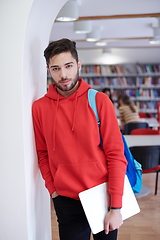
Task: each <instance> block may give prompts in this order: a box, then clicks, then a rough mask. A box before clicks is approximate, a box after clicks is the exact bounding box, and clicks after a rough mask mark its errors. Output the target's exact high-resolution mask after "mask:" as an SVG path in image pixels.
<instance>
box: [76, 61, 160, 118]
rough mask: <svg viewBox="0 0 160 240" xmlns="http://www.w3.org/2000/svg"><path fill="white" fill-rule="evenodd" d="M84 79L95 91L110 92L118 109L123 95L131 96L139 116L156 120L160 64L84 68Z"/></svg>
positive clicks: (159, 95) (81, 74) (82, 71)
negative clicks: (142, 115)
mask: <svg viewBox="0 0 160 240" xmlns="http://www.w3.org/2000/svg"><path fill="white" fill-rule="evenodd" d="M80 77H82V78H83V79H84V80H85V81H86V82H87V83H88V84H90V85H91V86H92V87H93V88H94V89H97V90H99V91H102V90H103V88H110V90H111V94H112V99H113V101H114V104H115V107H116V106H117V98H118V96H119V95H120V94H121V93H126V94H128V95H129V96H130V97H131V99H132V100H133V101H134V102H135V104H136V105H137V106H138V108H139V112H144V113H151V114H152V115H153V116H156V114H157V109H156V105H157V102H158V101H160V64H138V63H137V64H122V65H120V64H117V65H105V64H101V65H98V64H97V65H96V64H95V65H93V64H87V65H83V66H82V69H81V72H80Z"/></svg>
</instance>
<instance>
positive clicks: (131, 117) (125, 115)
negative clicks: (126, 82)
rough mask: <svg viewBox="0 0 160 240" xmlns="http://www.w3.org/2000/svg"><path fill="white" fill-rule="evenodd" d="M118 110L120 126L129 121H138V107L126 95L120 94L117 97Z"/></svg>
mask: <svg viewBox="0 0 160 240" xmlns="http://www.w3.org/2000/svg"><path fill="white" fill-rule="evenodd" d="M118 110H119V115H120V121H121V128H123V127H124V125H125V124H126V123H129V122H140V117H139V113H138V108H137V107H136V106H135V105H134V103H133V102H132V100H131V99H130V97H129V96H128V95H126V94H122V95H120V96H119V97H118Z"/></svg>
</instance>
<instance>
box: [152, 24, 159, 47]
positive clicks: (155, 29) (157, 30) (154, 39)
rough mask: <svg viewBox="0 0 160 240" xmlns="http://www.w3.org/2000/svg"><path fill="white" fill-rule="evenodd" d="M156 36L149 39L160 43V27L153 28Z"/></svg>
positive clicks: (154, 42)
mask: <svg viewBox="0 0 160 240" xmlns="http://www.w3.org/2000/svg"><path fill="white" fill-rule="evenodd" d="M153 32H154V37H153V39H151V40H150V41H149V43H150V44H160V28H158V27H155V28H153Z"/></svg>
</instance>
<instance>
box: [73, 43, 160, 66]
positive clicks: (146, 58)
mask: <svg viewBox="0 0 160 240" xmlns="http://www.w3.org/2000/svg"><path fill="white" fill-rule="evenodd" d="M78 53H79V58H80V59H81V60H82V64H123V63H160V47H159V48H133V49H129V48H114V49H111V52H110V53H102V50H101V49H97V50H78Z"/></svg>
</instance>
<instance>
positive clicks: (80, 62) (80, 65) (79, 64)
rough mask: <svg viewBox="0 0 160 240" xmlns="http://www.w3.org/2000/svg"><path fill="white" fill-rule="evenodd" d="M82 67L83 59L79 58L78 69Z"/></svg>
mask: <svg viewBox="0 0 160 240" xmlns="http://www.w3.org/2000/svg"><path fill="white" fill-rule="evenodd" d="M81 67H82V61H81V60H78V70H79V71H80V70H81Z"/></svg>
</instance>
